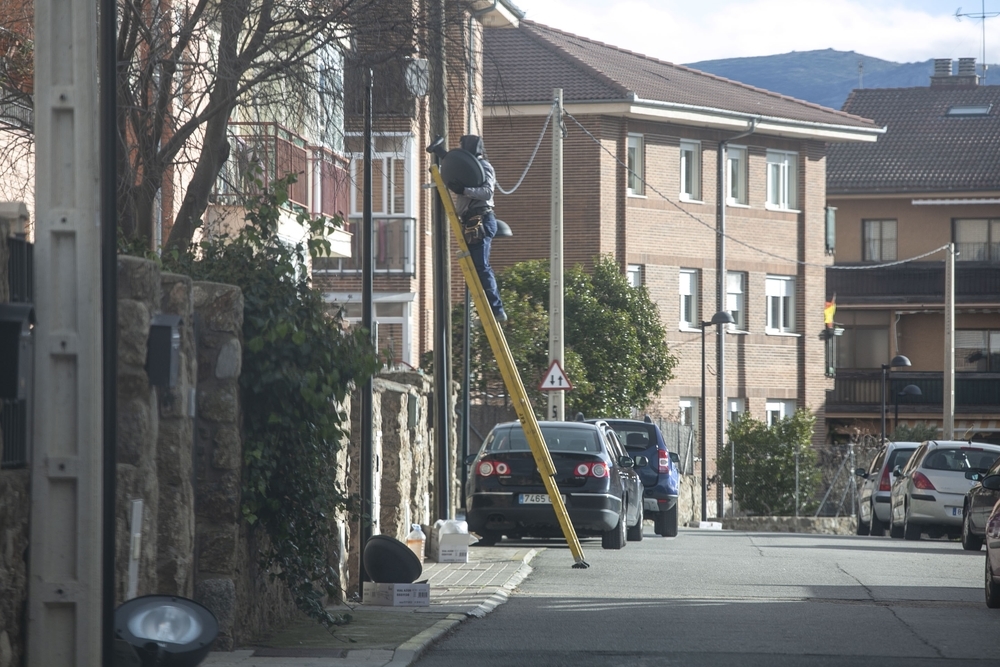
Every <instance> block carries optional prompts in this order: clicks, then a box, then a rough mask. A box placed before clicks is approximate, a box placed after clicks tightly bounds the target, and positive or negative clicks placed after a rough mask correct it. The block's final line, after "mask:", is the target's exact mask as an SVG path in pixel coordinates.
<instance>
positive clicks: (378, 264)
mask: <svg viewBox="0 0 1000 667" xmlns="http://www.w3.org/2000/svg"><path fill="white" fill-rule="evenodd" d="M372 223H373V225H374V231H375V267H374V270H375V272H376V273H403V274H408V275H412V274H413V273H414V266H413V257H414V245H415V230H416V220H415V219H414V218H374V219H373V220H372ZM344 228H345V229H346V230H347V231H349V232H351V235H352V237H351V256H350V257H347V258H343V259H316V260H314V262H313V272H314V273H344V274H348V273H359V272H360V271H361V236H362V235H361V218H358V217H354V218H351V219H350V220H348V221H347V224H345V225H344Z"/></svg>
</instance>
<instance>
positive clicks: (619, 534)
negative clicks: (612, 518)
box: [601, 500, 625, 549]
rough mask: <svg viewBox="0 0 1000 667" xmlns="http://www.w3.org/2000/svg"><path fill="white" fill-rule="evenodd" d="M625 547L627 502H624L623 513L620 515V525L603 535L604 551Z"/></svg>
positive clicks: (602, 544)
mask: <svg viewBox="0 0 1000 667" xmlns="http://www.w3.org/2000/svg"><path fill="white" fill-rule="evenodd" d="M624 546H625V501H624V500H623V501H622V511H621V513H620V514H619V515H618V523H617V524H616V525H615V527H614V528H612V529H611V530H606V531H604V532H603V533H601V548H602V549H621V548H622V547H624Z"/></svg>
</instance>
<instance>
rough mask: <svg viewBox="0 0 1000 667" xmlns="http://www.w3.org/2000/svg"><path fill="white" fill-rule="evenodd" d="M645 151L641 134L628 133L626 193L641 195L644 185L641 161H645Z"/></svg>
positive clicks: (644, 188) (644, 190)
mask: <svg viewBox="0 0 1000 667" xmlns="http://www.w3.org/2000/svg"><path fill="white" fill-rule="evenodd" d="M645 158H646V153H645V151H644V150H643V145H642V135H641V134H630V135H628V158H627V160H626V161H627V163H628V194H630V195H643V194H645V193H646V187H645V185H644V184H643V180H642V178H643V177H642V163H643V162H644V161H645Z"/></svg>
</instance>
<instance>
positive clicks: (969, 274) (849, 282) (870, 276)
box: [826, 244, 1000, 303]
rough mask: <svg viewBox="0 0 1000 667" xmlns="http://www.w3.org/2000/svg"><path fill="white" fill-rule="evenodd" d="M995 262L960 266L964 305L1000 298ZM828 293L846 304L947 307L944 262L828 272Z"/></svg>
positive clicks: (999, 267) (999, 268)
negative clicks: (932, 303)
mask: <svg viewBox="0 0 1000 667" xmlns="http://www.w3.org/2000/svg"><path fill="white" fill-rule="evenodd" d="M963 245H965V244H963ZM984 245H985V244H984ZM966 259H968V258H966ZM995 261H997V262H998V263H997V264H994V265H986V264H984V265H975V266H972V265H959V266H956V267H955V299H956V300H957V301H959V302H961V301H972V300H980V299H997V298H1000V257H997V259H996V260H995ZM826 291H827V294H829V295H833V294H836V295H837V300H838V301H840V302H842V303H843V302H850V301H852V300H861V301H878V300H879V299H882V300H885V301H887V302H889V301H891V302H893V303H908V302H912V301H923V300H928V299H929V300H933V301H938V302H941V303H943V302H944V262H911V263H909V264H903V265H900V266H889V267H883V268H880V269H869V270H866V271H843V270H838V269H827V271H826Z"/></svg>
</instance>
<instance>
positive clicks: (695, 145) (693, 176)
mask: <svg viewBox="0 0 1000 667" xmlns="http://www.w3.org/2000/svg"><path fill="white" fill-rule="evenodd" d="M679 173H680V198H681V200H682V201H701V142H700V141H688V140H686V139H682V140H681V144H680V170H679ZM689 175H690V181H691V187H690V191H689V190H688V189H687V181H688V180H689V179H688V176H689Z"/></svg>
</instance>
